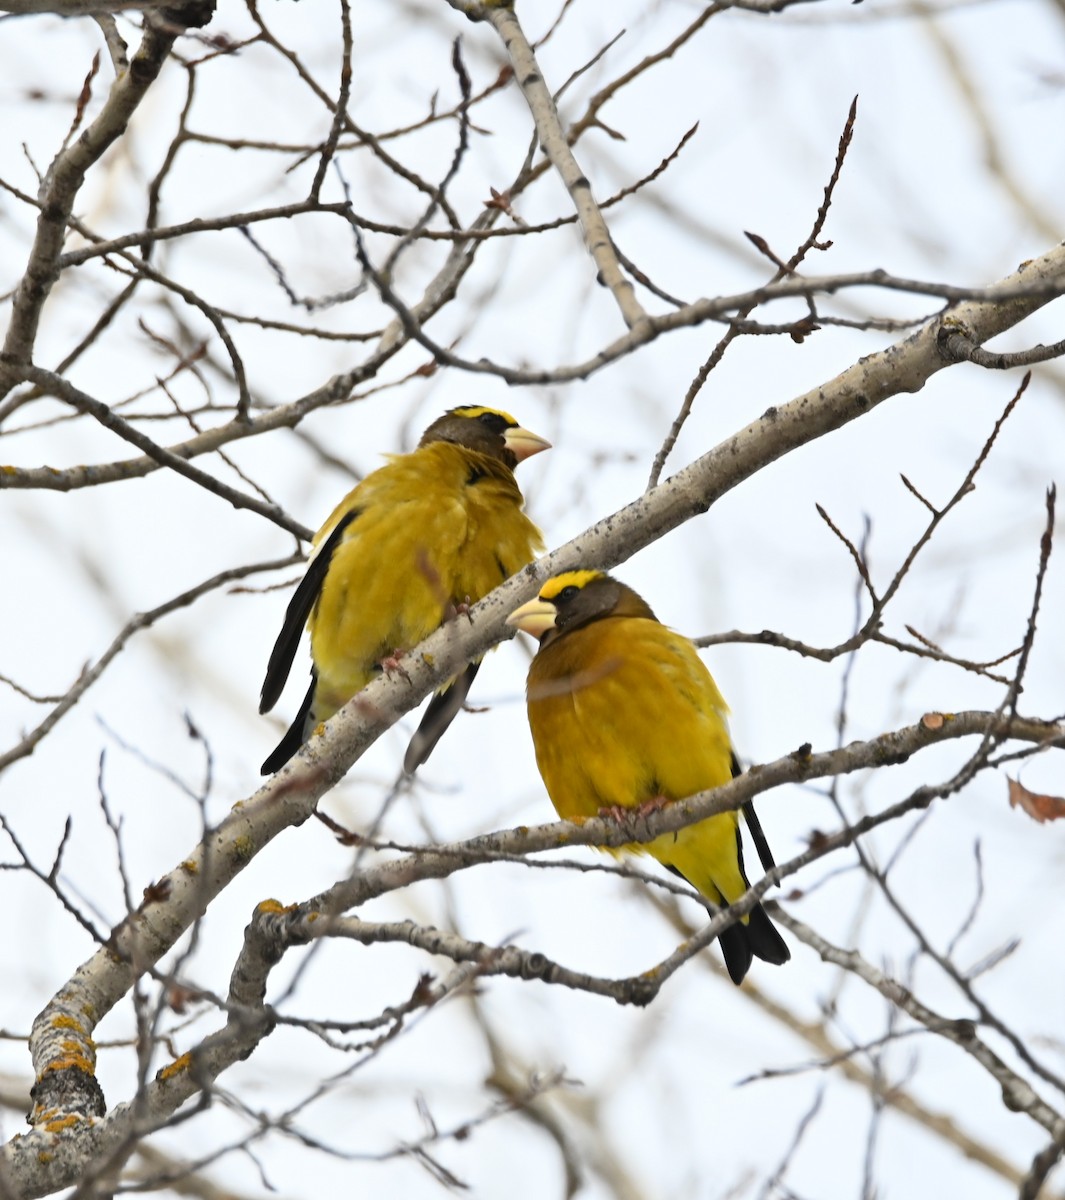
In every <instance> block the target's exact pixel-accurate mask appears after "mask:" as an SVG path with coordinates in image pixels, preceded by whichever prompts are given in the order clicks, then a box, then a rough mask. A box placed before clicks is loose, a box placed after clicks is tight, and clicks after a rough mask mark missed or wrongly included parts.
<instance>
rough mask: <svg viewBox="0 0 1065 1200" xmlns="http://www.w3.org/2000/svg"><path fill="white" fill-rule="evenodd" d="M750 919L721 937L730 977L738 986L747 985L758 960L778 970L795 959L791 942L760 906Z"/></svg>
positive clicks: (752, 912) (753, 911) (733, 927)
mask: <svg viewBox="0 0 1065 1200" xmlns="http://www.w3.org/2000/svg"><path fill="white" fill-rule="evenodd" d="M747 918H748V919H747V924H746V925H744V924H743V923H742V921H737V922H736V924H735V925H730V926H729V927H728V929H726V930H725V931H724V933H722V934H721V936H720V937H719V938H718V941H719V942H720V943H721V953H722V955H723V957H724V959H725V966H726V967H727V968H728V973H729V978H730V979H731V980H732V982H733V983H737V984H738V983H742V982H743V977H744V975H746V974H747V971H748V969H749V967H750V965H751V961H752V959H754V958H760V959H761V960H762V961H763V962H767V963H773V964H774V965H776V966H778V967H779V966H780V965H781V964H783V963H786V962H787V961H788V959H789V958H791V951H790V950H789V949H788V944H787V942H785V941H784V939H783V938H782V937H781V936H780V933H779V932H778V930H777V927H776V926H775V925H774V924H773V922H772V921H771V920H770V919H769V915H768V914H767V913H766V911H765V909H764V908H763V907H762V906H761V905H760V904H756V905H755V906H754V908H752V909H751V911H750V912H749V913H748V914H747Z"/></svg>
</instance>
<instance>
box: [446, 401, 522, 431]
mask: <svg viewBox="0 0 1065 1200" xmlns="http://www.w3.org/2000/svg"><path fill="white" fill-rule="evenodd" d="M451 411H452V412H453V413H454V414H455V416H457V417H469V419H470V420H471V421H476V420H477V418H478V417H483V416H484V414H485V413H494V414H495V415H496V416H497V417H502V418H503V420H504V421H506V423H507V424H508V425H509V426H512V427H513V428H517V425H518V422H517V421H515V420H514V418H513V417H512V416H511V415H510V413H508V412H504V411H503V410H502V409H501V408H488V407H487V406H485V405H478V404H464V405H462V406H461V407H459V408H453V409H452V410H451Z"/></svg>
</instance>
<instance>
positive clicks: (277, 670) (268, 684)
mask: <svg viewBox="0 0 1065 1200" xmlns="http://www.w3.org/2000/svg"><path fill="white" fill-rule="evenodd" d="M358 515H359V510H358V509H352V510H351V512H348V513H345V514H344V516H343V517H341V519H340V520H339V521H338V522H337V524H336V528H335V529H334V530H333V532H332V533H330V535H329V537H328V538H327V539H326V541H325V542H324V543H322V545H321V546H320V547H319V549H318V550H317V551H316V552H315V554H314V555H313V556H312V558H311V561H310V562H309V563H308V564H307V573H306V574H305V575H304V576H303V578H302V579H301V580H300V583H299V587H297V588H296V590H295V592H294V593H293V595H292V599H291V600H290V601H289V602H288V608H287V609H286V610H285V620H284V624H283V625H282V626H281V632H280V633H279V634H278V635H277V641H276V642H274V648H273V650H271V651H270V661H269V662H268V663H267V664H266V678H265V679H264V680H263V690H262V694H261V695H260V697H259V712H261V713H267V712H269V711H270V709H272V708H273V707H274V705H275V704H276V703H277V702H278V700H279V699H280V697H281V691H282V689H283V688H284V686H285V680H286V679H288V673H289V671H290V670H291V669H292V660H293V659H294V658H295V657H296V649H297V647H298V646H299V644H300V638H301V637H302V636H303V629H304V626H305V625H306V624H307V618H308V617H309V616H310V615H311V610H312V609H313V608H314V605H315V601H316V600H317V599H318V596H319V593H320V592H321V590H322V584H323V583H324V581H325V576H326V572H327V571H328V570H329V563H330V560H331V559H332V557H333V552H334V551H335V550H336V548H337V546H338V545H339V544H340V542H341V540H342V539H343V537H344V532H345V530H346V529H347V527H348V526H349V525H350V524H351V522H352V521H353V520H354V519H355V518H356V517H357V516H358Z"/></svg>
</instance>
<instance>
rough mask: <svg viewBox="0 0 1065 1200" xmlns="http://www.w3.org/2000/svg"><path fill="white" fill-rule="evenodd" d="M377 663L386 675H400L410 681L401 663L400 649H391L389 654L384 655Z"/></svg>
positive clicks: (401, 654) (401, 653)
mask: <svg viewBox="0 0 1065 1200" xmlns="http://www.w3.org/2000/svg"><path fill="white" fill-rule="evenodd" d="M377 665H378V667H380V669H381V670H382V671H384V673H385V674H386V675H402V676H403V678H404V679H405V680H406V681H407V682H408V683H410V674H409V673H408V671H407V668H406V667H405V666H404V665H403V651H402V650H393V651H392V653H391V654H387V655H385V657H384V658H382V659H381V661H380V662H379V663H378V664H377Z"/></svg>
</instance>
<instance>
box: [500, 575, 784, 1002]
mask: <svg viewBox="0 0 1065 1200" xmlns="http://www.w3.org/2000/svg"><path fill="white" fill-rule="evenodd" d="M507 624H508V625H514V626H516V627H517V628H518V629H522V630H524V631H525V632H526V633H530V634H532V635H534V636H535V637H537V638H539V639H540V649H539V651H538V652H537V654H536V657H535V658H534V659H533V662H532V666H531V667H530V669H529V681H528V688H527V699H528V706H529V725H530V728H531V729H532V737H533V744H534V746H535V748H536V762H537V765H538V766H539V768H540V774H541V775H542V776H543V777H544V783H545V784H546V785H547V793H548V795H549V796H550V797H551V801H552V803H553V804H554V806H555V809H556V810H557V812H558V815H559V816H560V817H564V818H565V819H566V820H568V821H578V822H579V821H584V820H586V819H587V818H588V817H594V816H597V815H599V814H601V813H603V812H604V810H606V811H607V812H609V811H610V810H617V809H632V808H637V807H642V806H645V805H646V806H652V807H656V806H658V805H660V804H663V803H668V802H670V801H674V800H683V799H684V798H686V797H687V796H691V795H693V794H694V793H696V792H702V791H706V790H707V789H708V788H713V787H719V786H720V785H721V784H723V783H727V782H728V781H729V780H730V779H731V778H732V777H733V776H734V775H738V774H739V764H738V763H737V761H736V757H735V755H734V753H733V751H732V744H731V742H730V740H729V733H728V727H727V725H726V723H725V717H726V714H727V713H728V708H727V706H726V704H725V702H724V700H723V699H722V698H721V693H720V692H719V691H718V690H717V684H716V683H714V680H713V677H712V676H711V674H710V672H709V671H708V670H707V669H706V667H705V666H704V664H703V661H702V659H701V658H700V657H699V655H698V653H697V652H696V649H695V647H694V646H693V645H692V643H691V642H690V641H689V640H688V639H687V638H685V637H681V635H680V634H678V633H674V632H673V631H672V630H671V629H667V628H666V626H665V625H663V624H661V622H659V621H658V619H657V618H656V617H655V615H654V613H653V612H652V611H651V609H650V607H649V606H648V605H647V604H646V603H645V602H644V600H643V599H641V597H640V596H638V595H637V594H636V593H635V592H634V591H633V590H632V589H631V588H629V587H626V586H625V584H623V583H620V582H619V581H618V580H616V579H614V578H612V577H611V576H610V575H606V574H604V573H603V572H601V571H568V572H566V573H565V574H563V575H556V576H555V577H554V578H552V579H549V580H548V581H547V582H546V583H545V584H544V586H543V587H542V588H541V590H540V595H539V596H538V597H537V598H536V599H535V600H530V601H529V603H528V604H523V605H522V606H521V608H519V609H516V610H515V611H514V612H512V613H511V614H510V616H509V617H507ZM744 815H745V816H746V818H747V824H748V827H749V828H750V831H751V836H752V837H753V839H754V843H755V846H756V848H757V850H758V856H759V858H760V859H761V862H762V865H763V866H764V867H765V869H766V870H769V869H770V868H771V867H772V866H773V856H772V854H771V853H770V850H769V845H768V843H767V842H766V840H765V834H764V833H763V832H762V827H761V824H760V823H759V821H758V818H757V816H756V814H755V811H754V808H753V806H752V805H750V804H746V805H744ZM626 849H629V850H635V851H640V852H645V853H648V854H652V855H654V857H655V858H657V859H658V861H659V862H661V863H663V864H665V866H667V867H668V868H669V869H670V870H671V871H673V872H674V873H675V874H677V875H680V876H682V877H683V878H684V879H686V880H687V881H688V882H689V883H690V884H691V885H692V886H693V887H695V888H696V889H697V890H698V891H699V892H700V894H701V895H702V896H703V897H704V898H705V899H706V900H708V901H709V902H710V904H711V905H714V906H720V905H727V904H731V903H732V902H733V901H735V900H738V899H739V897H740V896H742V895H743V893H744V892H745V891H746V890H747V888H748V886H749V885H748V883H747V877H746V875H745V874H744V872H743V851H742V847H741V845H740V829H739V818H738V816H737V814H736V813H735V812H727V813H721V814H720V815H717V816H713V817H707V818H706V819H705V820H703V821H700V822H698V824H696V825H689V826H688V827H687V828H685V829H681V830H679V831H678V832H676V833H668V834H663V835H662V836H660V837H657V838H655V840H654V841H652V842H649V843H647V844H646V845H642V846H636V845H634V846H629V847H626ZM720 942H721V952H722V954H723V955H724V957H725V965H726V967H727V968H728V972H729V975H730V976H731V977H732V980H733V982H735V983H740V982H741V981H742V980H743V977H744V975H746V974H747V969H748V967H749V966H750V965H751V959H752V956H754V955H757V957H758V958H761V959H764V960H765V961H766V962H770V963H784V962H787V960H788V959H789V958H790V957H791V955H790V953H789V951H788V947H787V946H786V945H785V943H784V939H783V938H782V937H781V936H780V934H779V933H778V932H777V930H776V929H775V928H774V926H773V924H772V922H771V921H770V920H769V917H768V916H767V915H766V912H765V909H763V908H762V906H761V905H760V904H759V905H756V906H755V908H753V909H752V910H751V912H750V913H749V914H748V915H747V916H745V917H742V918H741V919H740V920H739V921H737V922H736V924H734V925H730V926H729V928H728V929H726V930H725V931H724V932H723V933H722V934H721V937H720Z"/></svg>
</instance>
